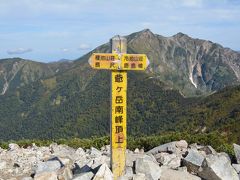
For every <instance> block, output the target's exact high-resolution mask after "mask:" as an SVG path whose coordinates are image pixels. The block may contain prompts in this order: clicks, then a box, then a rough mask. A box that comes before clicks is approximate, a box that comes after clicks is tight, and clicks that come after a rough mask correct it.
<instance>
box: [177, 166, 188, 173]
mask: <svg viewBox="0 0 240 180" xmlns="http://www.w3.org/2000/svg"><path fill="white" fill-rule="evenodd" d="M177 170H178V171H184V172H188V171H187V167H186V166H183V167H179V168H177Z"/></svg>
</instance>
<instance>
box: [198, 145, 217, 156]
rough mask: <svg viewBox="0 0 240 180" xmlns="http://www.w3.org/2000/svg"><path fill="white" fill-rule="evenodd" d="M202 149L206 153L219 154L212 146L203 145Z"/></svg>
mask: <svg viewBox="0 0 240 180" xmlns="http://www.w3.org/2000/svg"><path fill="white" fill-rule="evenodd" d="M199 150H200V151H204V152H205V154H206V155H209V154H217V152H216V151H215V149H213V148H212V146H203V147H202V148H199Z"/></svg>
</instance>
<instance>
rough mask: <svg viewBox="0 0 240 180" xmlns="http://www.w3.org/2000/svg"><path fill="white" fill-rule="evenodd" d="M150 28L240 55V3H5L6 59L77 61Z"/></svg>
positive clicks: (0, 40)
mask: <svg viewBox="0 0 240 180" xmlns="http://www.w3.org/2000/svg"><path fill="white" fill-rule="evenodd" d="M145 28H149V29H150V30H151V31H152V32H153V33H156V34H160V35H163V36H172V35H174V34H176V33H178V32H183V33H186V34H188V35H189V36H192V37H194V38H201V39H207V40H211V41H213V42H217V43H220V44H221V45H223V46H224V47H229V48H231V49H234V50H240V43H239V42H240V0H0V58H8V57H22V58H27V59H32V60H37V61H44V62H49V61H55V60H59V59H63V58H65V59H76V58H78V57H80V56H82V55H83V54H85V53H87V52H89V51H90V50H91V49H94V48H95V47H97V46H99V45H101V44H103V43H105V42H107V41H109V39H110V38H111V37H112V36H114V35H116V34H120V35H128V34H130V33H132V32H136V31H141V30H143V29H145Z"/></svg>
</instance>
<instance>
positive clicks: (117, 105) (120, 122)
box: [89, 36, 149, 180]
mask: <svg viewBox="0 0 240 180" xmlns="http://www.w3.org/2000/svg"><path fill="white" fill-rule="evenodd" d="M111 43H112V53H93V54H92V55H91V57H90V58H89V64H90V66H91V67H92V68H94V69H107V70H111V71H112V75H111V100H110V102H111V133H110V137H111V168H112V172H113V176H114V180H117V179H118V177H120V176H121V175H123V174H124V172H125V166H126V148H127V71H128V70H145V69H146V68H147V67H148V65H149V60H148V58H147V56H146V55H145V54H127V53H126V51H127V40H126V39H125V38H123V37H120V36H115V37H114V38H113V39H112V40H111Z"/></svg>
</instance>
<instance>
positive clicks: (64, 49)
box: [61, 48, 69, 52]
mask: <svg viewBox="0 0 240 180" xmlns="http://www.w3.org/2000/svg"><path fill="white" fill-rule="evenodd" d="M61 51H62V52H68V51H69V49H67V48H62V49H61Z"/></svg>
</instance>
